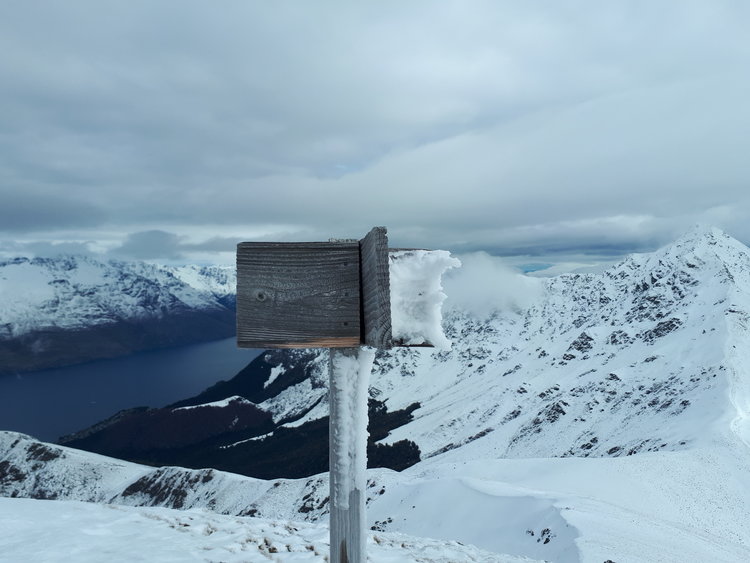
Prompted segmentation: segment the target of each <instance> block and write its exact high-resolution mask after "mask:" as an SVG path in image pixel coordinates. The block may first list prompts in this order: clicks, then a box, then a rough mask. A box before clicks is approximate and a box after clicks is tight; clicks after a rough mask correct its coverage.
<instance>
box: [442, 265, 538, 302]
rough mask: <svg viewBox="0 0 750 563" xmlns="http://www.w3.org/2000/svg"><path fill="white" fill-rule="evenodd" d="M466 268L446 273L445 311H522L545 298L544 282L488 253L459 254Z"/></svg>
mask: <svg viewBox="0 0 750 563" xmlns="http://www.w3.org/2000/svg"><path fill="white" fill-rule="evenodd" d="M458 258H459V259H460V260H461V263H462V267H461V268H458V269H455V270H450V271H448V272H447V273H446V274H445V275H444V276H443V287H444V290H445V293H446V294H447V295H448V299H447V300H446V301H445V306H444V308H445V310H450V309H459V310H465V311H467V312H470V313H473V314H475V315H488V314H490V313H492V312H495V311H514V312H518V311H522V310H524V309H527V308H528V307H530V306H531V305H533V304H534V303H535V302H537V301H538V300H540V299H541V297H542V295H543V293H544V289H543V288H544V285H543V284H544V282H543V281H542V280H540V279H536V278H531V277H529V276H526V275H524V274H522V273H521V272H520V271H518V270H516V269H514V268H511V267H510V266H508V265H506V264H505V263H504V262H503V261H502V259H500V258H497V257H495V256H491V255H489V254H487V253H486V252H474V253H471V254H463V255H459V256H458Z"/></svg>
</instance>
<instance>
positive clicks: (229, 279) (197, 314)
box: [0, 256, 236, 373]
mask: <svg viewBox="0 0 750 563" xmlns="http://www.w3.org/2000/svg"><path fill="white" fill-rule="evenodd" d="M235 283H236V278H235V275H234V271H233V269H231V268H218V267H213V268H209V267H204V268H199V267H163V266H155V265H151V264H146V263H143V262H120V261H115V260H110V261H100V260H96V259H93V258H90V257H85V256H62V257H58V258H33V259H29V258H16V259H13V260H7V261H4V262H0V373H3V372H6V373H7V372H15V371H27V370H33V369H40V368H45V367H53V366H58V365H64V364H70V363H76V362H80V361H86V360H91V359H96V358H104V357H114V356H118V355H124V354H128V353H132V352H134V351H138V350H143V349H148V348H158V347H162V346H171V345H178V344H183V343H190V342H195V341H200V340H208V339H212V338H221V337H226V336H231V335H232V334H233V332H234V293H235V289H234V285H235Z"/></svg>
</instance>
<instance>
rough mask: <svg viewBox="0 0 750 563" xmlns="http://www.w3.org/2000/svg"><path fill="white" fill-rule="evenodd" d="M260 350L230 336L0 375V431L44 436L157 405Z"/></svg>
mask: <svg viewBox="0 0 750 563" xmlns="http://www.w3.org/2000/svg"><path fill="white" fill-rule="evenodd" d="M260 353H261V350H244V349H242V350H241V349H238V348H237V345H236V341H235V339H234V338H228V339H226V340H218V341H216V342H207V343H204V344H195V345H192V346H185V347H181V348H170V349H168V350H158V351H153V352H144V353H141V354H137V355H135V356H129V357H127V358H120V359H116V360H101V361H97V362H91V363H88V364H83V365H80V366H71V367H65V368H57V369H50V370H45V371H39V372H32V373H26V374H22V375H16V376H13V375H9V376H0V430H13V431H17V432H23V433H25V434H30V435H32V436H34V437H36V438H39V439H41V440H45V441H55V440H57V438H58V437H60V436H62V435H64V434H68V433H70V432H74V431H76V430H82V429H83V428H86V427H88V426H90V425H91V424H93V423H95V422H99V421H100V420H103V419H105V418H108V417H109V416H111V415H113V414H115V413H116V412H117V411H119V410H122V409H126V408H131V407H136V406H149V407H162V406H165V405H168V404H170V403H173V402H175V401H178V400H180V399H185V398H187V397H190V396H192V395H196V394H198V393H200V392H201V391H203V390H204V389H206V388H207V387H209V386H211V385H213V384H214V383H216V382H217V381H220V380H222V379H224V380H226V379H231V378H232V377H234V375H235V374H236V373H237V372H238V371H240V370H241V369H242V368H244V367H245V366H246V365H247V364H248V363H250V361H252V360H253V359H254V358H255V357H256V356H258V355H259V354H260Z"/></svg>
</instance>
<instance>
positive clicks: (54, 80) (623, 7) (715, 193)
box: [0, 0, 750, 263]
mask: <svg viewBox="0 0 750 563" xmlns="http://www.w3.org/2000/svg"><path fill="white" fill-rule="evenodd" d="M748 30H750V2H746V1H744V0H737V1H735V2H729V1H727V2H724V1H720V0H706V1H704V2H694V1H689V0H674V1H668V0H663V1H659V2H654V1H651V0H647V1H634V0H630V1H607V2H601V1H597V0H592V1H588V2H581V1H568V2H556V1H551V0H550V1H546V2H543V1H529V2H503V1H497V0H492V1H486V2H484V1H473V0H456V1H444V0H441V1H437V0H433V1H430V2H418V1H406V2H405V1H403V0H400V1H378V2H374V1H373V2H345V1H343V0H342V1H340V2H329V1H321V0H317V1H314V2H310V1H297V2H290V1H286V2H281V1H279V2H261V1H252V0H241V1H239V0H238V1H227V0H224V1H222V2H190V1H185V0H179V1H178V0H174V1H165V0H148V1H138V0H135V1H134V0H129V1H128V2H114V1H112V2H110V1H103V0H71V1H67V2H58V1H47V2H45V1H40V0H35V1H34V2H26V1H20V0H17V1H16V0H6V1H4V2H2V3H1V4H0V51H1V52H2V57H0V85H2V86H1V87H0V241H2V242H1V243H0V245H1V246H2V250H3V251H4V252H5V253H6V254H9V253H10V254H12V253H24V252H37V253H42V254H43V253H49V252H54V251H99V252H103V251H106V252H107V253H109V254H111V255H116V256H120V257H135V258H145V259H158V260H187V261H190V260H199V261H212V260H216V261H231V259H232V256H233V253H234V247H235V244H236V242H237V241H239V240H260V239H266V240H327V239H328V238H329V237H354V238H359V237H361V236H363V235H364V234H365V233H366V232H367V231H368V230H369V229H370V227H372V226H375V225H386V226H387V227H388V228H389V233H390V240H391V244H392V245H393V246H418V247H427V248H446V249H449V250H452V251H456V252H466V251H470V250H478V249H482V250H486V251H488V252H490V253H491V254H496V255H500V256H506V257H509V259H510V260H511V261H514V263H533V262H539V263H553V262H566V263H567V262H580V263H587V262H596V261H599V260H607V259H611V258H613V257H617V256H620V255H622V254H623V253H627V252H633V251H643V250H650V249H653V248H655V247H657V246H659V245H661V244H664V243H666V242H668V241H669V240H671V239H673V238H674V237H676V236H677V235H679V234H681V233H682V232H683V231H685V230H687V229H688V228H690V227H691V226H692V225H694V224H695V223H704V224H710V225H715V226H718V227H721V228H723V229H725V230H726V231H727V232H729V234H731V235H733V236H735V237H737V238H739V239H740V240H743V242H745V243H748V242H750V221H748V212H749V211H750V155H749V152H750V151H749V150H748V149H749V148H750V146H749V145H750V141H749V140H748V139H749V138H750V32H748Z"/></svg>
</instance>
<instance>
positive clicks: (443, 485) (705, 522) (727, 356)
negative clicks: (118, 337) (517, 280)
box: [0, 229, 750, 563]
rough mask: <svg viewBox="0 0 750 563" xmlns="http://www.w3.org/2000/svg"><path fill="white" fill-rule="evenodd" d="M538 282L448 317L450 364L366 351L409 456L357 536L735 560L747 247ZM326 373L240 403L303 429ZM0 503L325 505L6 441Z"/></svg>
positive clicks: (743, 531) (422, 355)
mask: <svg viewBox="0 0 750 563" xmlns="http://www.w3.org/2000/svg"><path fill="white" fill-rule="evenodd" d="M537 283H538V285H539V287H538V288H537V289H538V291H537V292H536V295H537V298H536V300H535V301H534V302H533V303H531V304H530V305H528V306H526V307H524V308H513V307H506V308H503V309H500V310H495V311H491V312H488V313H487V314H486V315H482V316H476V315H472V314H469V313H467V312H465V311H461V310H450V311H447V312H446V314H445V318H444V327H445V332H446V334H447V335H448V337H449V338H450V339H451V340H452V341H453V347H452V349H451V350H447V351H437V350H428V349H396V350H393V351H390V352H381V353H378V356H377V358H376V362H375V367H374V371H373V375H372V378H371V389H370V392H371V395H372V397H373V398H376V399H377V400H379V401H382V402H384V403H385V405H387V407H388V409H389V410H391V411H399V410H401V409H405V408H407V407H409V406H410V405H413V404H414V403H415V402H418V403H419V408H416V410H412V411H411V417H410V419H408V420H405V421H404V424H402V425H400V426H398V427H397V428H395V429H394V430H392V431H391V432H390V434H389V435H388V436H387V437H385V438H383V439H382V440H381V443H394V442H397V441H400V440H410V441H413V442H415V443H416V444H417V445H418V446H419V449H420V451H421V461H420V462H419V463H417V464H416V465H414V466H412V467H410V468H408V469H406V470H405V471H403V472H400V473H397V472H393V471H389V470H384V469H376V470H370V471H369V472H368V496H369V501H368V518H369V521H370V525H371V526H372V527H373V528H374V529H375V530H377V531H387V532H399V533H406V534H410V535H413V536H428V537H433V538H440V539H446V540H457V541H460V542H462V543H466V544H473V545H476V546H478V547H479V548H481V549H485V550H488V551H491V552H495V553H507V554H510V555H513V556H517V557H530V558H533V559H545V560H548V561H559V562H569V561H586V562H588V561H592V562H597V563H601V562H606V561H613V562H618V563H622V562H623V561H626V562H631V561H640V562H649V563H650V562H656V561H670V562H677V561H681V562H682V561H695V562H703V561H711V562H714V561H716V562H720V561H723V562H744V561H748V560H750V450H749V449H748V446H749V445H750V331H749V328H750V327H749V326H748V319H749V318H750V249H748V248H747V247H745V246H744V245H742V244H741V243H739V242H738V241H736V240H734V239H732V238H730V237H728V236H727V235H725V234H724V233H722V232H720V231H718V230H713V229H709V230H696V231H693V232H691V233H689V234H688V235H686V236H684V237H682V238H681V239H679V240H678V241H676V242H675V243H673V244H671V245H669V246H667V247H665V248H663V249H661V250H659V251H657V252H655V253H652V254H644V255H635V256H631V257H629V258H628V259H626V260H625V261H623V262H622V263H621V264H618V265H616V266H614V267H612V268H610V269H609V270H607V271H605V272H604V273H602V274H586V275H582V274H571V275H563V276H559V277H556V278H551V279H546V280H538V282H537ZM497 290H498V291H503V288H502V287H499V288H497ZM325 360H326V354H325V352H323V351H321V352H313V353H310V352H306V353H298V352H285V353H273V354H270V355H268V356H267V357H266V361H267V363H268V366H267V369H265V371H263V372H262V375H263V379H264V381H258V382H257V386H258V387H261V386H262V388H263V389H265V390H266V394H265V395H263V396H260V395H259V396H254V397H245V399H249V400H251V401H253V402H254V403H255V404H257V406H258V407H259V408H260V409H262V410H263V411H264V412H266V413H270V414H271V416H272V417H273V419H274V421H275V423H276V424H277V425H280V426H281V428H282V429H283V428H286V429H287V430H290V429H294V428H299V427H300V426H301V425H303V424H305V423H306V422H310V421H314V420H316V419H320V418H321V417H323V416H325V415H327V412H328V406H327V396H326V385H327V372H326V361H325ZM295 362H296V363H295ZM299 362H304V365H299ZM302 368H304V369H302ZM300 374H304V377H300ZM256 376H258V373H256ZM240 383H241V382H238V381H234V382H227V383H225V384H220V385H218V386H215V387H214V388H213V389H212V390H211V392H210V393H209V392H207V393H206V394H204V395H203V396H202V400H204V401H205V402H209V400H210V401H212V402H214V401H218V400H221V399H222V398H228V397H229V396H231V395H237V394H239V395H242V393H238V392H237V389H238V388H239V387H241V385H240ZM222 395H223V396H222ZM243 396H244V395H243ZM199 400H200V397H199ZM194 402H195V401H193V403H194ZM216 408H219V407H216ZM285 421H286V422H285ZM223 447H224V448H227V449H230V450H231V449H232V448H240V447H241V444H237V445H236V446H233V445H232V444H223ZM48 450H52V451H53V452H54V453H49V451H48ZM288 455H289V457H294V456H295V455H297V454H296V452H295V451H290V452H289V453H288ZM47 458H49V459H47ZM118 464H119V465H118ZM115 466H116V468H115V469H112V468H113V467H115ZM83 467H85V469H84V468H83ZM117 467H119V468H117ZM97 468H99V469H97ZM209 475H211V476H210V477H209ZM84 481H85V483H84ZM230 482H231V483H232V484H231V485H229V484H228V483H230ZM240 482H241V483H243V484H241V485H240V484H239V483H240ZM136 483H137V484H136ZM127 490H129V491H130V493H129V494H127V495H126V494H125V491H127ZM43 491H47V492H43ZM219 491H232V492H231V494H229V493H226V494H227V496H226V497H223V496H222V494H223V493H220V492H219ZM238 491H239V492H238ZM244 491H250V492H244ZM0 494H2V495H4V496H30V497H34V496H37V497H45V496H46V497H49V496H51V495H53V496H55V497H56V498H60V499H74V500H92V501H96V502H115V503H118V504H119V503H124V504H136V505H159V506H174V507H178V506H179V507H182V508H198V507H200V508H206V509H209V510H216V511H218V512H224V513H228V514H234V515H236V514H242V513H243V512H242V511H243V510H244V511H245V512H244V513H245V514H252V515H255V516H261V517H265V518H272V519H295V520H306V521H310V522H317V521H321V520H323V521H324V520H325V518H326V514H327V495H328V491H327V477H326V476H325V475H315V476H311V477H308V478H305V479H295V480H277V481H258V480H254V479H248V478H242V477H236V476H227V474H220V473H218V472H215V471H213V472H212V471H211V470H202V471H201V470H192V471H190V470H178V469H174V468H162V469H153V468H144V467H141V466H134V465H132V464H127V463H124V462H116V461H113V460H105V459H104V458H101V457H98V456H95V455H94V454H88V453H81V452H75V451H74V450H70V449H66V448H61V447H59V446H45V445H41V444H39V443H38V442H35V441H33V440H30V439H28V438H24V437H21V436H18V435H13V434H5V435H3V436H2V437H0ZM226 499H231V500H226ZM231 503H236V504H231ZM406 560H409V559H406ZM414 560H416V559H414ZM457 560H460V559H457ZM466 560H469V559H466Z"/></svg>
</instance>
